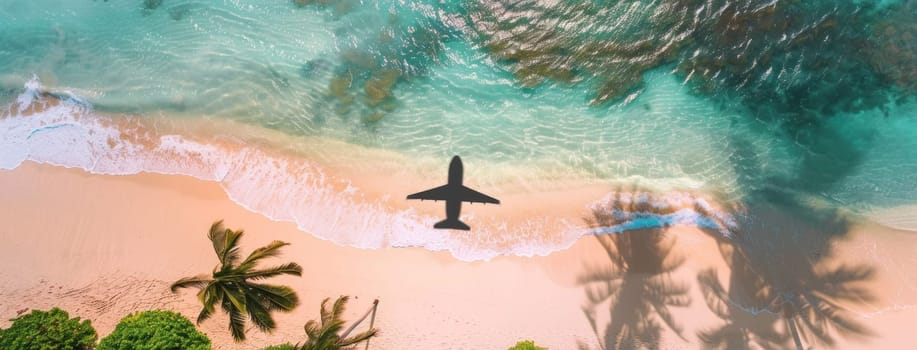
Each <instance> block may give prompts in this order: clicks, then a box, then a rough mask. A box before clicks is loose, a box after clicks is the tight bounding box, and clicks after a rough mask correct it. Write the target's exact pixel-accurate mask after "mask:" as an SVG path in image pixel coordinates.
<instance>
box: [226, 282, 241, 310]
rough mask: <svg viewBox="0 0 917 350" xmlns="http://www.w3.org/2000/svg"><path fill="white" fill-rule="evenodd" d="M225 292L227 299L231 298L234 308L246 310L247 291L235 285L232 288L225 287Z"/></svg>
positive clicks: (230, 301)
mask: <svg viewBox="0 0 917 350" xmlns="http://www.w3.org/2000/svg"><path fill="white" fill-rule="evenodd" d="M223 292H224V293H225V297H226V300H229V303H230V304H231V305H232V306H233V308H234V309H237V310H239V311H241V312H243V313H244V312H246V305H245V293H243V292H242V291H241V290H239V289H237V288H235V286H232V288H225V289H223Z"/></svg>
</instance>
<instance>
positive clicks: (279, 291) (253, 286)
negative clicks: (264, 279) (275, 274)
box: [248, 283, 299, 311]
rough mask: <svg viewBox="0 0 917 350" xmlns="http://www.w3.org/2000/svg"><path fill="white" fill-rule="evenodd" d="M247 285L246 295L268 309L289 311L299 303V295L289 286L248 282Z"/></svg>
mask: <svg viewBox="0 0 917 350" xmlns="http://www.w3.org/2000/svg"><path fill="white" fill-rule="evenodd" d="M248 287H249V288H250V289H249V291H248V295H250V296H251V297H253V298H254V299H255V300H256V301H258V302H259V303H260V304H261V305H264V307H265V308H266V309H267V310H268V311H274V310H280V311H291V310H293V309H295V308H296V306H297V305H299V297H298V296H297V295H296V292H295V291H293V289H292V288H290V287H287V286H275V285H269V284H258V283H249V284H248Z"/></svg>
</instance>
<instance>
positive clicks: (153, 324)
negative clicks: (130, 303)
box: [98, 310, 210, 350]
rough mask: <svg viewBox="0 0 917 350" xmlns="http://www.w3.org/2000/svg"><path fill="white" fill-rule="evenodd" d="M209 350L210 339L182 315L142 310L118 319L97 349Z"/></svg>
mask: <svg viewBox="0 0 917 350" xmlns="http://www.w3.org/2000/svg"><path fill="white" fill-rule="evenodd" d="M159 349H182V350H209V349H210V339H208V338H207V336H206V335H204V333H201V332H199V331H198V330H197V329H195V328H194V324H192V323H191V321H189V320H188V319H187V318H185V316H182V315H181V314H179V313H176V312H172V311H160V310H156V311H143V312H139V313H135V314H131V315H128V316H127V317H125V318H123V319H121V322H120V323H118V326H117V327H115V331H114V332H112V333H111V334H109V335H108V336H106V337H105V338H102V341H101V342H100V343H99V347H98V350H159Z"/></svg>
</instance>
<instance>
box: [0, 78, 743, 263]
mask: <svg viewBox="0 0 917 350" xmlns="http://www.w3.org/2000/svg"><path fill="white" fill-rule="evenodd" d="M0 130H2V131H3V132H0V149H2V150H3V151H2V152H0V168H3V169H14V168H16V167H18V166H19V165H20V164H21V163H22V162H24V161H26V160H31V161H34V162H38V163H45V164H51V165H57V166H64V167H75V168H80V169H83V170H85V171H87V172H90V173H94V174H106V175H130V174H137V173H141V172H149V173H161V174H180V175H189V176H193V177H195V178H198V179H201V180H206V181H214V182H218V183H220V184H221V186H222V187H223V188H224V190H225V191H226V193H227V194H228V196H229V197H230V198H231V199H232V200H233V201H235V202H236V203H238V204H239V205H241V206H243V207H245V208H247V209H248V210H251V211H253V212H256V213H259V214H261V215H264V216H266V217H268V218H270V219H272V220H279V221H289V222H294V223H296V224H297V227H298V228H299V229H300V230H302V231H304V232H308V233H310V234H312V235H314V236H317V237H319V238H321V239H325V240H330V241H333V242H335V243H338V244H342V245H347V246H352V247H357V248H364V249H378V248H385V247H423V248H425V249H429V250H447V251H449V252H450V253H451V254H452V255H453V256H454V257H456V258H458V259H460V260H466V261H472V260H488V259H491V258H493V257H495V256H499V255H520V256H535V255H547V254H549V253H551V252H554V251H557V250H561V249H566V248H568V247H569V246H570V245H572V244H573V243H574V242H575V241H576V240H577V239H578V238H580V237H582V236H583V235H588V234H609V233H620V232H624V231H627V230H632V229H642V228H648V227H668V226H672V225H679V224H680V225H691V226H699V227H702V228H710V229H715V230H717V231H719V232H722V233H723V234H728V223H729V222H730V219H729V217H728V214H724V213H718V212H716V211H715V210H714V209H713V208H712V207H711V206H710V204H709V203H708V202H707V201H706V200H704V199H701V198H700V197H697V196H696V195H693V194H686V193H675V192H673V193H668V194H651V193H648V192H641V193H618V192H615V193H613V194H612V195H614V196H615V197H614V198H615V199H616V200H618V203H630V204H631V205H630V206H620V205H619V206H617V207H616V209H614V210H616V212H615V215H616V216H617V217H618V218H619V220H618V221H616V224H615V225H613V226H609V227H593V228H592V229H589V228H588V227H585V226H584V225H583V224H581V223H569V224H567V225H562V226H560V228H557V226H554V228H553V229H556V230H560V232H556V233H553V234H550V235H547V236H548V237H550V238H549V239H544V238H543V237H546V235H543V234H540V233H539V232H540V231H542V230H545V228H546V222H548V221H551V220H555V221H556V218H533V219H532V220H530V221H528V222H523V223H517V224H515V225H514V227H509V228H507V227H505V225H504V226H498V227H493V228H476V232H475V235H474V236H470V235H459V234H453V233H451V232H449V231H445V230H435V229H432V225H433V223H434V222H436V221H438V220H439V219H440V218H436V217H430V216H426V215H421V214H419V213H417V212H416V211H414V210H411V209H406V210H405V209H393V208H391V207H388V206H385V205H384V204H383V203H381V202H380V201H378V200H374V199H372V198H367V197H366V196H365V195H364V194H363V193H362V192H361V191H360V189H359V188H357V187H354V186H352V185H350V184H348V183H347V180H346V179H338V178H333V177H332V176H330V175H328V174H327V173H326V172H325V171H324V170H323V167H322V166H321V165H320V164H318V163H316V162H313V161H310V160H308V159H304V158H302V157H292V156H288V155H284V154H282V153H280V152H272V150H270V149H263V148H259V147H256V146H252V145H247V144H245V143H244V142H241V141H234V140H222V139H221V140H219V141H215V140H199V139H197V138H195V137H194V135H180V134H175V133H168V132H161V131H159V130H158V128H157V127H156V125H155V124H153V125H150V123H149V121H147V120H143V118H131V117H120V116H119V117H115V116H105V115H100V114H98V113H95V112H94V111H93V109H92V106H91V104H89V103H88V102H86V101H84V100H82V99H80V98H79V97H77V96H74V95H72V94H67V93H53V94H50V93H47V92H44V91H43V88H42V86H41V84H40V82H39V81H38V79H37V78H33V79H32V80H30V81H29V82H28V83H26V85H25V91H23V92H22V93H21V94H20V95H19V96H18V98H17V99H16V101H15V102H13V103H12V104H11V105H10V106H8V107H7V111H6V112H5V113H3V114H0ZM342 188H343V190H342ZM603 195H605V194H603V193H597V194H596V198H601V197H602V196H603ZM612 195H609V196H612ZM609 198H611V197H606V198H604V199H600V200H598V201H596V203H594V204H592V205H591V206H590V205H589V204H588V203H584V206H583V209H584V212H587V211H588V210H589V209H590V208H591V209H592V210H593V211H595V210H598V208H602V206H603V205H607V203H608V200H609ZM633 204H640V205H633ZM644 204H648V206H647V205H644ZM646 208H655V209H652V210H647V209H646ZM560 221H563V220H560ZM724 223H725V225H724ZM474 237H477V238H474ZM538 237H542V238H538Z"/></svg>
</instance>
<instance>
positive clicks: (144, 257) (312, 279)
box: [0, 162, 917, 349]
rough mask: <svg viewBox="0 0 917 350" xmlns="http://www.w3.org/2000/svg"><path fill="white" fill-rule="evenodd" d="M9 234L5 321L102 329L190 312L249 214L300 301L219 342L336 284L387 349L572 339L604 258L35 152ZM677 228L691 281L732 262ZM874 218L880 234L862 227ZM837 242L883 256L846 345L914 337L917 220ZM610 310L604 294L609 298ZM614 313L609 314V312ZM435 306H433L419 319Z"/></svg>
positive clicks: (866, 257)
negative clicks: (71, 163) (56, 321)
mask: <svg viewBox="0 0 917 350" xmlns="http://www.w3.org/2000/svg"><path fill="white" fill-rule="evenodd" d="M0 193H3V194H4V196H3V198H0V220H2V221H3V222H4V223H5V224H4V226H3V230H2V231H0V237H2V241H3V242H4V244H3V245H2V247H0V263H2V265H3V266H28V268H22V269H18V268H17V269H4V270H3V272H2V274H0V278H3V279H4V280H6V281H8V283H6V284H5V285H4V286H3V287H0V296H2V297H3V298H4V300H10V301H14V302H10V303H3V305H2V307H0V319H3V320H4V321H2V323H0V327H6V326H8V324H9V322H8V321H7V320H8V319H9V318H12V317H15V315H16V311H18V310H21V309H22V308H34V309H48V308H50V307H53V306H60V307H62V308H64V309H65V310H66V311H68V312H70V313H71V316H80V317H83V318H88V319H91V320H92V321H93V325H94V326H95V327H96V329H97V330H98V331H99V334H100V336H104V335H106V334H107V333H108V332H110V331H111V330H112V329H113V327H114V325H115V324H116V323H117V321H118V320H119V319H120V318H121V317H124V316H126V315H127V313H129V312H131V311H140V310H144V309H151V308H164V309H171V310H175V311H178V312H181V313H182V314H184V315H185V316H187V317H189V318H191V319H192V320H193V319H194V317H195V316H196V314H197V311H198V306H197V301H196V298H195V297H194V295H193V293H192V292H189V291H183V292H180V293H178V294H171V293H169V292H168V284H169V283H171V282H172V281H174V280H176V279H178V278H180V277H184V276H187V275H194V274H197V273H203V272H207V271H209V270H210V269H211V268H212V266H213V265H214V264H215V263H216V258H215V257H213V256H212V249H211V248H210V247H209V242H207V239H206V229H207V227H209V224H210V223H211V222H212V221H214V220H217V219H225V220H226V221H225V222H226V225H227V227H230V228H233V229H245V230H246V232H247V233H248V234H247V235H246V236H245V237H243V241H242V249H243V254H245V253H246V252H248V251H250V250H251V249H252V248H254V247H257V246H260V245H263V244H265V243H267V242H269V241H271V240H274V239H279V240H283V241H286V242H290V243H291V244H292V245H291V246H290V247H287V248H288V249H286V250H285V251H284V252H283V254H282V255H281V257H280V258H278V259H274V260H273V262H275V263H279V262H285V261H297V262H299V263H300V264H301V265H303V267H304V271H303V277H301V278H292V277H290V278H288V277H284V278H278V279H277V280H276V281H275V280H272V281H271V282H272V283H283V284H288V285H291V286H292V287H293V288H294V290H296V291H297V292H298V293H299V294H300V300H301V304H300V306H299V307H298V308H297V309H296V310H295V311H294V312H293V313H290V314H278V315H276V316H275V317H276V320H277V322H278V324H279V325H280V327H279V328H278V329H277V331H276V332H275V333H273V334H271V335H267V334H263V333H260V332H257V331H255V330H252V331H250V332H249V334H248V335H249V340H248V341H247V342H246V343H244V344H242V345H237V344H233V343H232V342H231V340H229V334H228V332H227V331H226V330H225V321H226V319H225V315H217V316H216V317H214V318H213V319H211V320H208V321H206V322H204V323H203V324H202V325H201V326H200V329H201V330H202V331H203V332H205V333H206V334H207V335H208V336H210V337H211V339H212V340H213V341H214V344H215V348H216V349H230V348H232V349H236V348H241V349H259V348H261V347H263V346H267V345H272V344H279V343H283V342H286V341H293V342H296V341H299V340H301V339H302V338H301V337H302V325H303V324H304V323H305V321H307V320H309V319H313V318H315V317H317V312H318V306H319V304H320V302H321V299H324V298H325V297H332V298H333V297H336V296H337V295H339V294H347V295H352V296H355V297H356V298H355V299H354V300H353V301H352V303H351V305H350V308H349V309H348V312H347V315H346V316H347V317H346V318H347V319H348V320H353V319H355V318H356V315H358V314H359V313H361V312H362V311H363V310H365V308H366V307H368V305H369V304H370V303H371V300H372V299H374V298H379V299H380V311H379V316H378V318H377V325H378V326H379V327H380V328H381V329H382V332H383V333H382V334H383V335H382V336H380V337H379V338H378V339H377V340H373V345H372V346H373V348H377V349H420V348H431V347H437V346H439V347H441V346H442V345H443V344H449V346H447V347H448V348H455V349H489V348H495V349H501V348H506V347H509V346H511V345H512V344H514V343H515V342H516V341H518V340H524V339H534V340H535V341H536V344H539V345H541V346H547V347H548V348H549V349H569V348H573V347H574V346H575V343H576V341H583V342H586V343H587V344H592V343H594V342H595V335H594V334H592V333H591V329H590V328H589V324H588V322H587V319H586V318H585V317H584V315H583V313H582V311H581V307H582V306H583V305H584V303H585V302H586V299H585V292H584V289H583V286H581V285H578V284H577V281H576V280H577V278H579V277H580V276H582V275H583V273H584V271H585V270H584V269H588V268H589V267H590V266H602V265H607V264H608V262H607V258H605V257H603V256H604V253H603V252H602V250H601V248H600V247H599V245H598V244H596V242H597V240H595V239H593V238H590V237H585V238H584V239H579V240H577V241H576V242H575V243H574V244H573V245H572V246H571V247H570V248H569V249H566V250H562V251H557V252H555V253H552V254H550V255H548V256H538V257H531V258H528V257H517V256H498V257H495V258H494V259H491V260H490V261H476V262H463V261H459V260H456V259H454V258H453V257H452V256H450V255H449V253H447V252H442V251H439V252H436V251H428V250H425V249H422V248H382V249H358V248H353V247H346V246H340V245H337V244H334V243H332V242H327V241H322V240H321V239H317V238H315V237H313V236H312V235H310V234H307V233H303V232H301V231H299V230H298V229H297V228H296V227H295V225H294V224H292V223H288V222H278V221H272V220H270V219H268V218H266V217H263V216H261V215H258V214H256V213H252V212H250V211H248V210H246V209H244V208H242V207H240V206H239V205H237V204H236V203H234V202H232V201H231V200H230V199H229V198H228V197H227V196H226V194H225V193H224V192H223V191H222V189H221V188H220V186H219V185H218V184H217V183H212V182H206V181H201V180H197V179H194V178H191V177H188V176H174V175H159V174H146V173H143V174H138V175H128V176H106V175H92V174H87V173H85V172H83V171H82V170H79V169H65V168H61V167H55V166H49V165H40V164H36V163H33V162H27V163H25V164H23V165H22V166H20V167H19V168H17V169H15V170H12V171H0ZM668 232H669V233H671V235H670V236H672V237H675V238H676V240H677V241H676V244H675V250H676V254H677V255H683V256H684V257H685V258H686V261H685V264H684V266H682V267H680V268H679V269H678V270H677V271H675V272H674V273H673V275H672V276H673V278H674V279H675V280H677V281H685V282H687V283H689V284H692V281H694V278H695V277H694V275H695V274H696V273H697V271H700V270H702V269H704V268H708V267H716V268H717V269H718V270H720V276H721V278H722V277H724V276H723V275H724V271H726V270H724V263H723V259H721V258H720V257H719V254H717V253H715V252H716V249H717V248H716V243H715V241H714V240H713V239H712V238H711V237H710V236H709V235H707V234H704V233H702V232H700V230H698V229H696V228H692V227H684V226H676V227H674V228H672V229H670V230H669V231H668ZM866 233H868V234H866ZM834 245H836V246H837V247H838V252H837V253H838V256H841V257H843V258H844V259H845V260H847V261H848V262H850V261H867V262H870V263H871V265H873V266H876V267H877V268H881V270H880V271H879V276H878V277H877V279H876V280H875V281H874V282H871V286H872V289H873V290H875V291H876V293H877V294H878V295H879V296H880V298H879V299H878V300H877V301H876V302H872V303H868V304H862V305H856V306H853V307H851V310H853V312H855V314H856V315H857V316H856V317H857V318H858V319H859V320H860V321H861V322H868V325H869V326H870V328H871V329H873V330H874V331H875V332H876V333H877V336H876V337H873V338H868V341H857V340H853V341H850V342H847V341H845V340H844V339H843V338H840V337H839V338H838V341H839V343H840V344H842V348H845V349H847V348H851V349H855V348H874V347H875V346H877V345H882V344H885V345H886V346H891V345H894V344H902V342H903V341H906V339H908V338H909V334H908V331H907V330H906V329H905V328H906V325H907V324H909V322H908V320H913V319H915V317H917V293H914V291H915V287H914V286H917V280H915V278H917V276H911V275H913V272H914V270H913V266H912V264H910V265H909V259H911V260H912V259H913V258H912V257H913V256H914V255H913V253H914V252H915V251H917V236H915V235H911V234H908V233H904V232H900V231H892V230H887V229H875V228H871V227H860V228H856V229H855V230H854V231H853V232H852V233H850V234H849V235H848V237H846V238H845V239H843V240H839V241H836V242H835V243H834ZM690 296H691V299H692V303H691V305H690V306H689V307H684V308H673V312H672V313H673V315H674V317H675V319H676V320H677V321H678V323H679V324H680V325H681V326H683V327H685V329H684V332H683V334H684V335H685V338H686V339H687V340H681V339H679V338H678V337H677V335H675V334H674V333H673V332H671V331H666V332H665V333H663V344H665V348H683V347H688V348H696V347H697V346H699V344H698V340H697V339H696V337H695V336H694V333H695V332H696V331H698V330H701V329H704V328H709V327H710V326H711V325H716V324H717V323H718V319H716V318H715V316H713V315H712V314H711V313H710V311H709V310H708V309H707V307H706V305H705V304H704V298H703V295H701V293H700V291H699V288H697V286H694V285H693V284H692V287H691V291H690ZM600 310H601V309H600ZM607 318H608V315H605V316H604V318H603V320H604V321H603V320H600V322H606V321H607ZM419 319H423V320H424V321H423V322H418V320H419Z"/></svg>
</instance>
